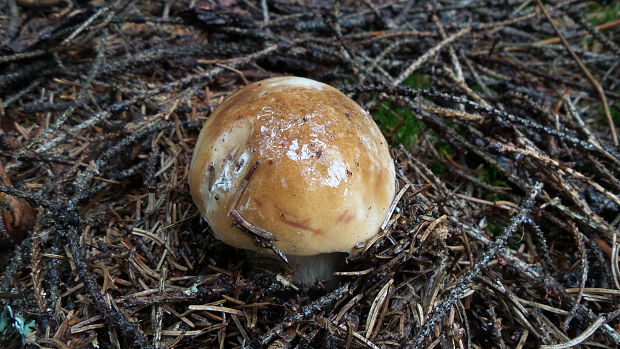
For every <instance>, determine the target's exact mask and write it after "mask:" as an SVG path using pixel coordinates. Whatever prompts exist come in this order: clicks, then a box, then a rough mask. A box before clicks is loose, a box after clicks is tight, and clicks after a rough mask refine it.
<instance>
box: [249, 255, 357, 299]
mask: <svg viewBox="0 0 620 349" xmlns="http://www.w3.org/2000/svg"><path fill="white" fill-rule="evenodd" d="M246 256H247V257H248V260H249V261H250V265H253V266H254V267H258V268H260V269H267V270H270V271H272V272H274V273H280V272H282V271H286V273H292V275H291V281H292V282H293V284H294V285H295V286H297V287H300V288H302V289H304V290H307V289H309V288H310V287H312V286H314V285H315V284H316V283H317V282H319V281H322V282H324V283H325V286H327V287H330V286H332V284H334V282H333V281H334V277H333V275H334V272H336V271H340V270H342V268H343V267H344V264H345V260H346V256H347V253H343V252H333V253H321V254H318V255H314V256H290V255H289V256H287V258H288V261H289V262H288V264H286V263H284V262H283V261H282V260H281V259H280V258H278V257H277V256H275V254H273V253H272V252H267V251H266V250H263V251H246Z"/></svg>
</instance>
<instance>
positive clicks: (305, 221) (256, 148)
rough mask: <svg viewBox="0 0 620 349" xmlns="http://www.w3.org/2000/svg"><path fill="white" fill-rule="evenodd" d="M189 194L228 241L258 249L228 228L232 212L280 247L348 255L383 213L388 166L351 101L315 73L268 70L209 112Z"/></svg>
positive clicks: (375, 135)
mask: <svg viewBox="0 0 620 349" xmlns="http://www.w3.org/2000/svg"><path fill="white" fill-rule="evenodd" d="M257 162H258V166H256V167H255V170H254V171H253V172H251V171H252V167H253V166H254V165H255V164H256V163H257ZM250 172H251V175H249V176H248V174H249V173H250ZM190 191H191V194H192V198H193V200H194V203H195V204H196V205H197V206H198V208H199V210H200V212H201V214H202V216H203V217H204V218H205V219H206V220H207V222H208V223H209V225H210V226H211V228H212V229H213V232H214V233H215V234H216V235H217V237H219V238H220V239H221V240H222V241H224V242H225V243H227V244H229V245H231V246H234V247H238V248H245V249H252V250H256V249H258V246H257V244H256V242H255V241H254V239H253V238H252V237H250V235H249V234H248V233H247V232H243V231H241V230H239V229H238V228H237V227H235V226H234V225H233V222H234V220H233V217H232V216H231V215H230V211H231V210H237V211H238V212H239V213H240V214H241V216H242V217H243V218H244V219H245V220H246V221H248V222H250V223H251V224H253V225H255V226H257V227H260V228H262V229H264V230H267V231H269V232H270V233H272V234H273V235H274V236H275V237H276V238H277V242H276V243H275V245H276V246H277V247H278V248H279V249H280V250H282V252H284V253H285V254H289V255H298V256H309V255H315V254H319V253H327V252H350V251H351V250H352V249H353V247H354V245H355V244H356V243H358V242H363V241H366V240H368V239H369V238H370V237H372V236H373V235H375V234H376V233H377V232H378V231H379V229H380V225H381V223H382V222H383V220H384V218H385V216H386V215H387V213H388V210H389V206H390V204H391V201H392V199H393V197H394V191H395V172H394V163H393V161H392V158H391V156H390V153H389V150H388V145H387V142H386V141H385V138H384V137H383V135H382V134H381V131H380V130H379V128H378V127H377V125H376V124H375V123H374V121H373V120H372V118H371V117H370V115H369V114H368V113H367V112H366V111H365V110H363V109H362V108H361V107H360V106H359V105H358V104H357V103H355V102H354V101H353V100H351V99H350V98H348V97H347V96H345V95H344V94H343V93H342V92H340V91H338V90H337V89H335V88H333V87H331V86H329V85H326V84H323V83H320V82H317V81H314V80H310V79H305V78H299V77H277V78H271V79H266V80H262V81H259V82H255V83H253V84H250V85H248V86H246V87H244V88H242V89H241V90H239V91H237V92H236V93H234V94H233V95H232V96H230V97H229V98H228V99H226V100H225V101H224V102H223V103H222V104H221V105H219V106H218V108H217V109H216V110H215V112H214V113H213V114H212V115H211V116H210V117H209V119H208V120H207V122H206V123H205V125H204V127H203V129H202V131H201V132H200V136H199V137H198V140H197V143H196V148H195V150H194V154H193V158H192V163H191V169H190Z"/></svg>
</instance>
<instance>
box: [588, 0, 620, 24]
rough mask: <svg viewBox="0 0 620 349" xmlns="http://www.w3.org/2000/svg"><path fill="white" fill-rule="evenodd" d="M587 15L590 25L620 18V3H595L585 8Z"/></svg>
mask: <svg viewBox="0 0 620 349" xmlns="http://www.w3.org/2000/svg"><path fill="white" fill-rule="evenodd" d="M586 12H587V17H588V19H589V21H590V24H592V25H595V26H596V25H601V24H604V23H608V22H611V21H614V20H616V19H618V18H620V3H619V2H613V3H611V4H606V5H601V4H595V5H593V6H591V7H589V8H588V9H587V10H586Z"/></svg>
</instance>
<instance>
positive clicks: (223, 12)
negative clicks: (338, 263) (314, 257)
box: [0, 0, 620, 348]
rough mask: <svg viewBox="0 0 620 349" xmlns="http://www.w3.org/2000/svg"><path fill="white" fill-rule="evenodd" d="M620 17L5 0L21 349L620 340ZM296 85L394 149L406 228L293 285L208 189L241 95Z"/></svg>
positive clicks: (600, 344) (563, 344) (374, 0)
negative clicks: (227, 219) (211, 121)
mask: <svg viewBox="0 0 620 349" xmlns="http://www.w3.org/2000/svg"><path fill="white" fill-rule="evenodd" d="M619 43H620V5H618V4H617V3H615V2H613V1H612V2H608V3H606V2H604V1H599V2H595V1H575V0H568V1H555V0H553V1H541V0H535V1H529V0H527V1H522V0H486V1H460V2H453V1H443V0H437V1H428V2H419V1H409V0H398V1H383V0H361V1H353V0H343V1H339V2H332V1H323V0H314V1H311V0H306V1H301V0H299V1H293V0H291V1H287V0H266V1H244V0H227V1H202V0H197V1H187V0H186V1H128V0H114V1H103V0H94V1H72V0H7V1H3V2H2V4H1V5H0V156H1V158H0V160H1V162H2V164H0V169H1V170H3V171H4V172H5V173H3V171H0V178H1V179H2V184H0V191H1V192H3V193H6V194H4V195H3V196H2V197H1V201H2V210H3V211H2V215H1V216H2V217H1V218H2V219H1V220H0V223H1V224H0V236H1V240H2V244H3V247H2V249H1V250H0V251H1V252H0V270H1V271H2V278H1V279H0V303H1V304H0V347H3V348H16V347H19V346H22V345H23V346H25V347H31V348H37V347H39V348H130V347H133V348H212V347H213V348H239V347H251V348H260V347H262V348H538V347H542V348H568V347H572V346H576V345H582V346H583V347H584V348H618V347H619V346H620V321H619V319H618V316H619V315H620V308H619V304H620V302H619V301H620V269H619V252H618V250H619V248H618V247H619V246H620V241H619V240H620V238H619V233H618V232H619V225H620V197H619V193H620V148H619V147H618V136H617V128H616V126H615V125H618V124H620V48H619V46H620V44H619ZM280 75H297V76H303V77H308V78H312V79H315V80H319V81H322V82H325V83H328V84H330V85H332V86H334V87H336V88H338V89H340V90H341V91H343V92H345V93H347V94H348V95H349V96H351V97H352V98H353V99H355V100H356V101H357V102H359V103H360V105H362V106H363V107H364V108H366V109H367V110H368V111H369V112H370V113H371V115H372V116H373V117H374V119H375V121H376V122H377V124H378V125H379V126H380V128H381V130H382V131H383V132H384V134H385V136H386V138H387V139H388V141H389V142H390V144H391V145H392V147H391V151H392V155H393V158H394V160H395V161H396V166H397V178H398V181H399V184H400V190H399V192H398V195H397V198H398V201H397V206H396V207H395V209H394V213H393V215H392V217H391V219H390V220H389V222H388V224H387V225H386V227H385V228H384V229H383V230H382V231H381V232H380V234H379V235H378V236H377V237H376V238H373V239H372V240H371V241H369V242H367V243H366V244H365V245H364V246H363V248H362V249H361V251H359V253H358V254H357V255H356V256H355V257H354V258H353V259H352V260H351V261H350V262H349V263H348V265H347V269H346V270H345V271H344V272H340V273H338V275H337V276H336V278H337V280H338V285H337V286H335V287H333V288H329V287H324V286H323V285H321V284H318V285H316V286H315V287H313V288H311V289H309V290H307V291H303V290H295V289H294V288H292V287H290V285H289V284H288V283H287V282H283V281H282V278H281V276H278V275H276V273H273V272H269V271H266V270H263V271H261V270H256V269H255V268H251V267H250V266H249V265H248V263H247V262H246V261H245V260H244V258H243V253H242V252H240V251H239V250H236V249H234V248H232V247H228V246H226V245H224V244H223V243H222V242H220V241H218V240H217V239H216V238H215V237H213V235H212V233H211V231H210V228H209V227H208V226H207V225H206V223H204V221H203V220H202V219H201V218H200V217H199V214H198V211H197V209H196V207H195V206H194V204H193V203H192V200H191V197H190V195H189V187H188V185H187V178H188V173H189V162H190V159H191V154H192V149H193V147H194V144H195V142H196V137H197V135H198V133H199V131H200V128H201V126H202V124H203V123H204V121H205V120H206V119H207V118H208V117H209V114H210V113H211V112H212V111H213V110H214V108H216V107H217V105H218V104H219V103H221V102H222V100H223V99H224V98H225V97H227V96H229V95H230V94H231V93H232V92H234V91H235V90H237V89H239V88H241V87H242V86H244V85H246V84H248V83H250V82H253V81H257V80H260V79H264V78H268V77H273V76H280Z"/></svg>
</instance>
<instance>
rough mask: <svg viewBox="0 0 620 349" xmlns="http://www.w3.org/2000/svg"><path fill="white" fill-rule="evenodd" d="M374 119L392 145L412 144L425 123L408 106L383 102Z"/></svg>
mask: <svg viewBox="0 0 620 349" xmlns="http://www.w3.org/2000/svg"><path fill="white" fill-rule="evenodd" d="M373 119H374V120H375V122H376V123H377V125H379V128H380V129H381V131H383V133H385V134H386V135H387V137H388V141H389V142H390V143H391V144H392V145H398V144H402V145H404V146H405V147H409V146H411V145H412V144H413V143H415V141H417V139H418V138H419V136H420V132H421V131H422V127H423V123H422V121H420V120H418V118H417V117H416V116H415V115H414V114H413V112H411V110H409V109H408V108H405V107H402V106H398V105H395V104H394V103H391V102H382V103H381V105H380V106H379V109H378V110H377V111H376V112H375V113H374V114H373Z"/></svg>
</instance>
